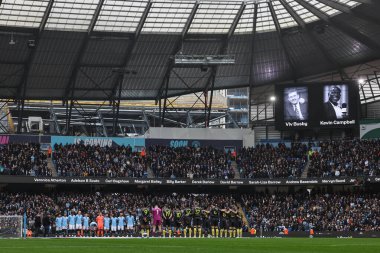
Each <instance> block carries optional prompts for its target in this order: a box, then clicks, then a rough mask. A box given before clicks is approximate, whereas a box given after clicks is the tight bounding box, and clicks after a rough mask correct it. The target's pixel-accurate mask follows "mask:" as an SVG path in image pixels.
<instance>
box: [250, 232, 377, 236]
mask: <svg viewBox="0 0 380 253" xmlns="http://www.w3.org/2000/svg"><path fill="white" fill-rule="evenodd" d="M243 236H244V237H264V238H276V237H281V238H287V237H290V238H291V237H293V238H302V237H303V238H308V237H310V232H309V231H295V232H289V234H288V235H285V234H284V233H283V232H280V231H279V232H262V233H260V231H257V232H256V234H255V235H252V234H250V233H243ZM313 237H314V238H380V232H376V231H365V232H353V231H344V232H338V231H323V232H315V233H314V235H313Z"/></svg>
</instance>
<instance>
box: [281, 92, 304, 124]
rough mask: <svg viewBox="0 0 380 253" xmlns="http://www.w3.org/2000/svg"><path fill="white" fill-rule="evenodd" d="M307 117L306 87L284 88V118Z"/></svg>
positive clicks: (288, 119)
mask: <svg viewBox="0 0 380 253" xmlns="http://www.w3.org/2000/svg"><path fill="white" fill-rule="evenodd" d="M308 117H309V111H308V89H307V87H290V88H286V89H284V120H285V121H307V120H308Z"/></svg>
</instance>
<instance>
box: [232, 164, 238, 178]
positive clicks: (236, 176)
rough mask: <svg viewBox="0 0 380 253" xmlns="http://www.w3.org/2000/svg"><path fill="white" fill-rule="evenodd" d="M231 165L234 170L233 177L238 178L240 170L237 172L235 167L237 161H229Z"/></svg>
mask: <svg viewBox="0 0 380 253" xmlns="http://www.w3.org/2000/svg"><path fill="white" fill-rule="evenodd" d="M231 167H232V168H233V169H234V172H235V177H234V179H240V172H239V170H238V168H237V163H236V162H235V161H232V162H231Z"/></svg>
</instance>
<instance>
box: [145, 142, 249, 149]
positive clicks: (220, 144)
mask: <svg viewBox="0 0 380 253" xmlns="http://www.w3.org/2000/svg"><path fill="white" fill-rule="evenodd" d="M145 144H146V146H147V147H150V146H154V145H162V146H168V147H171V148H181V147H209V146H211V147H213V148H217V149H225V147H234V148H236V149H237V150H238V149H240V148H241V147H242V146H243V140H193V139H191V140H190V139H146V140H145Z"/></svg>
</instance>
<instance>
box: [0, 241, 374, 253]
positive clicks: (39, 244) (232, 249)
mask: <svg viewBox="0 0 380 253" xmlns="http://www.w3.org/2000/svg"><path fill="white" fill-rule="evenodd" d="M0 252H1V253H8V252H9V253H13V252H15V253H16V252H20V253H21V252H22V253H25V252H27V253H45V252H54V253H60V252H62V253H63V252H65V253H66V252H72V253H75V252H80V253H87V252H88V253H97V252H99V253H105V252H112V253H114V252H116V253H117V252H123V253H126V252H131V253H140V252H141V253H150V252H165V253H187V252H189V253H197V252H201V253H214V252H215V253H224V252H226V253H239V252H258V253H298V252H302V253H303V252H307V253H317V252H318V253H319V252H320V253H329V252H334V253H339V252H342V253H351V252H352V253H358V252H359V253H362V252H363V253H364V252H365V253H379V252H380V239H317V238H314V239H295V238H285V239H258V238H255V239H153V238H150V239H46V240H44V239H27V240H22V239H17V240H6V239H4V240H0Z"/></svg>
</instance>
